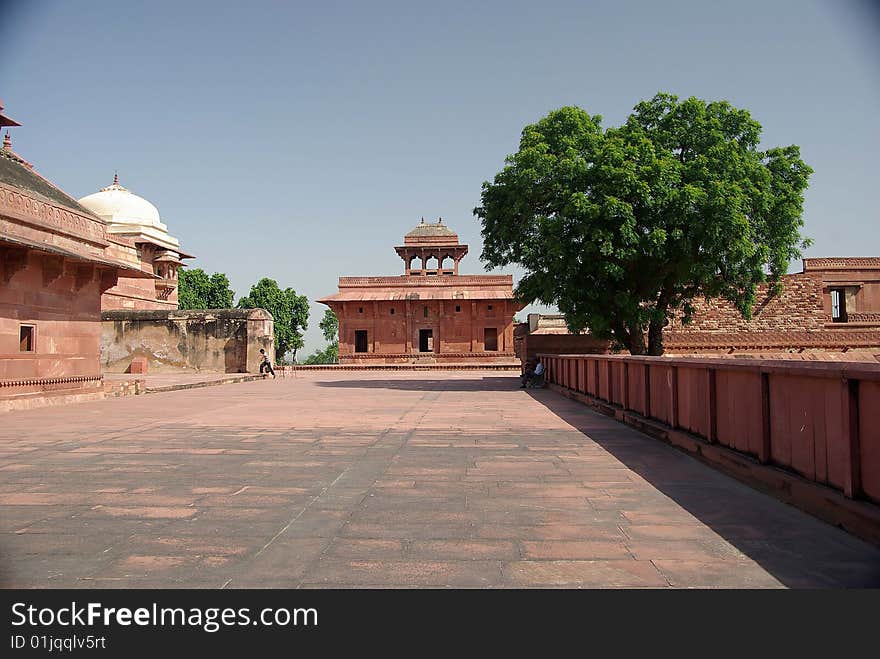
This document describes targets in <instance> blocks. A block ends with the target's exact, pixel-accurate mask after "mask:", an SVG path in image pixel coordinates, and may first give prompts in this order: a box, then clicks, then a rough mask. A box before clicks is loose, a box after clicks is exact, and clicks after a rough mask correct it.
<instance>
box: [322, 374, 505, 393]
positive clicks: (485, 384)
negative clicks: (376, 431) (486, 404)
mask: <svg viewBox="0 0 880 659" xmlns="http://www.w3.org/2000/svg"><path fill="white" fill-rule="evenodd" d="M316 384H317V385H318V386H319V387H329V388H331V389H336V388H342V389H397V390H400V391H473V392H479V391H516V390H517V387H519V376H518V375H516V374H511V375H495V376H486V377H477V378H461V379H453V380H431V379H419V380H409V379H400V380H392V379H388V380H324V381H319V382H316Z"/></svg>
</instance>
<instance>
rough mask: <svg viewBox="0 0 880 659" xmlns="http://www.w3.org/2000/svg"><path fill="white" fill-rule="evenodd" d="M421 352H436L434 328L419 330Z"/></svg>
mask: <svg viewBox="0 0 880 659" xmlns="http://www.w3.org/2000/svg"><path fill="white" fill-rule="evenodd" d="M419 352H434V330H429V329H420V330H419Z"/></svg>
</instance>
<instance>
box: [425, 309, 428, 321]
mask: <svg viewBox="0 0 880 659" xmlns="http://www.w3.org/2000/svg"><path fill="white" fill-rule="evenodd" d="M427 317H428V307H425V318H427Z"/></svg>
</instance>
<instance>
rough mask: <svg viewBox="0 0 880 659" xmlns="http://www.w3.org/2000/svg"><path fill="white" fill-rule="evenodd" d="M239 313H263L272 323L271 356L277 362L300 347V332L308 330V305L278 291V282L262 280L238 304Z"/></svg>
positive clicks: (289, 291) (303, 299) (300, 298)
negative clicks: (273, 354) (273, 322)
mask: <svg viewBox="0 0 880 659" xmlns="http://www.w3.org/2000/svg"><path fill="white" fill-rule="evenodd" d="M238 307H239V309H265V310H266V311H268V312H269V313H270V314H272V318H273V319H274V320H275V354H276V358H277V359H278V360H279V361H281V360H282V359H283V357H284V355H286V354H287V353H288V352H291V351H293V355H294V357H296V351H297V350H298V349H299V348H302V346H303V331H305V330H306V329H307V328H308V326H309V301H308V299H307V298H306V296H305V295H297V294H296V291H295V290H293V289H292V288H285V289H284V290H281V289H280V288H279V287H278V282H276V281H275V280H274V279H269V278H268V277H264V278H263V279H261V280H260V281H258V282H257V283H256V284H254V285H253V286H251V292H250V293H249V294H248V295H247V296H246V297H243V298H241V299H240V300H239V301H238Z"/></svg>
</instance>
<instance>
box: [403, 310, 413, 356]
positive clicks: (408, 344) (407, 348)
mask: <svg viewBox="0 0 880 659" xmlns="http://www.w3.org/2000/svg"><path fill="white" fill-rule="evenodd" d="M404 314H405V319H406V337H405V339H404V341H405V342H404V344H403V351H404V352H405V353H407V354H411V353H412V343H413V341H412V340H413V336H412V333H413V330H412V311H411V310H410V305H409V300H407V301H406V303H405V305H404Z"/></svg>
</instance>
